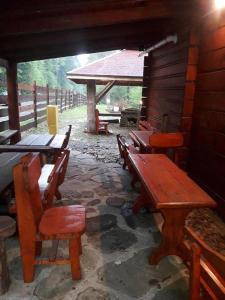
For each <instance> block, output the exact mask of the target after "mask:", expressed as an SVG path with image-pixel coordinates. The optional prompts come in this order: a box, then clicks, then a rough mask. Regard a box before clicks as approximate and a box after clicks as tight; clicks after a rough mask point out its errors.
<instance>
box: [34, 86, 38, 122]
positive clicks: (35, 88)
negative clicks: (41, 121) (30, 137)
mask: <svg viewBox="0 0 225 300" xmlns="http://www.w3.org/2000/svg"><path fill="white" fill-rule="evenodd" d="M33 97H34V123H35V127H37V125H38V123H37V85H36V81H34V83H33Z"/></svg>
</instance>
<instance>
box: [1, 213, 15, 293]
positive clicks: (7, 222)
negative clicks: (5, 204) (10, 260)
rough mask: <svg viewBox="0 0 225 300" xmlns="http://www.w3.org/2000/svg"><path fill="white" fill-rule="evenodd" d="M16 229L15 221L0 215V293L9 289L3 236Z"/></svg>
mask: <svg viewBox="0 0 225 300" xmlns="http://www.w3.org/2000/svg"><path fill="white" fill-rule="evenodd" d="M15 231H16V222H15V221H14V220H13V219H12V218H10V217H8V216H0V295H2V294H4V293H6V292H7V291H8V289H9V285H10V279H9V271H8V266H7V257H6V249H5V238H7V237H9V236H11V235H13V234H14V232H15Z"/></svg>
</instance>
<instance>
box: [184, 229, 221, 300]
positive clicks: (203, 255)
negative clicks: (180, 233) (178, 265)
mask: <svg viewBox="0 0 225 300" xmlns="http://www.w3.org/2000/svg"><path fill="white" fill-rule="evenodd" d="M185 229H186V232H187V234H188V237H189V238H190V239H191V252H192V260H191V276H190V295H189V299H190V300H207V299H213V300H223V299H225V256H223V255H222V254H220V253H218V252H216V251H215V250H213V249H212V248H210V247H209V246H208V245H207V244H206V243H205V242H204V241H203V240H202V239H201V238H200V237H199V236H198V235H197V234H196V233H194V231H193V230H192V229H191V228H187V227H186V228H185ZM201 288H202V290H201Z"/></svg>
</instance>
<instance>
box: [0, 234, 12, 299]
mask: <svg viewBox="0 0 225 300" xmlns="http://www.w3.org/2000/svg"><path fill="white" fill-rule="evenodd" d="M9 285H10V279H9V271H8V266H7V257H6V249H5V240H4V239H3V238H0V295H2V294H4V293H6V292H7V291H8V289H9Z"/></svg>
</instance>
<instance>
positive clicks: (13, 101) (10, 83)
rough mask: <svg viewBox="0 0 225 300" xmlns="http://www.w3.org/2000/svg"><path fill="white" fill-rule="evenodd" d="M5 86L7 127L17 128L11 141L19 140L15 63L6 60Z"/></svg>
mask: <svg viewBox="0 0 225 300" xmlns="http://www.w3.org/2000/svg"><path fill="white" fill-rule="evenodd" d="M7 88H8V111H9V128H10V129H15V130H18V133H17V134H16V135H15V136H14V137H13V140H11V143H16V142H18V141H20V140H21V133H20V118H19V102H18V95H17V64H16V63H15V62H11V61H9V62H8V68H7Z"/></svg>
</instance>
